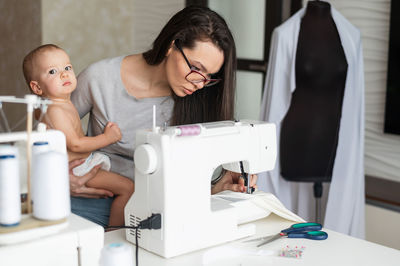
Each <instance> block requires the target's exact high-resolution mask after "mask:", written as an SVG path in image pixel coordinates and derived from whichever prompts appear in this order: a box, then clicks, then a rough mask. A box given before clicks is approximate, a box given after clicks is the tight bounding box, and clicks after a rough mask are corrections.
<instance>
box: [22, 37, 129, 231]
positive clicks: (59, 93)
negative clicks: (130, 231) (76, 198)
mask: <svg viewBox="0 0 400 266" xmlns="http://www.w3.org/2000/svg"><path fill="white" fill-rule="evenodd" d="M23 71H24V76H25V80H26V82H27V83H28V86H29V88H30V90H31V91H32V92H33V93H34V94H36V95H39V96H41V97H44V98H48V99H50V100H52V101H53V104H51V105H50V106H49V108H48V110H47V113H46V116H45V119H44V122H45V123H46V124H47V126H48V127H49V128H53V129H57V130H60V131H62V132H63V133H64V134H65V136H66V140H67V150H68V159H69V161H72V160H76V159H82V158H86V161H85V162H84V163H83V164H82V165H79V166H77V167H76V168H74V169H73V173H74V174H75V175H76V176H83V175H85V174H86V173H88V172H89V171H90V170H91V169H92V168H93V167H95V166H96V165H99V164H100V163H101V164H102V169H101V170H99V171H98V173H97V174H96V176H95V177H94V178H92V179H91V180H90V181H89V182H87V183H86V184H87V185H88V186H90V187H94V188H101V189H106V190H109V191H111V192H112V193H113V194H114V196H115V199H114V201H113V203H112V205H111V212H110V220H109V225H110V226H119V225H123V224H124V207H125V204H126V203H127V201H128V200H129V198H130V197H131V195H132V193H133V192H134V184H133V182H132V181H131V180H130V179H128V178H126V177H123V176H120V175H118V174H115V173H113V172H109V170H110V166H111V165H110V159H109V158H108V156H106V155H105V154H102V153H100V152H94V151H96V150H97V149H100V148H103V147H105V146H107V145H110V144H112V143H115V142H117V141H119V140H120V139H121V137H122V136H121V132H120V129H119V127H118V126H117V124H115V123H112V122H108V123H107V125H106V126H105V128H104V133H103V134H101V135H98V136H95V137H86V136H85V135H84V133H83V130H82V126H81V121H80V118H79V114H78V111H77V110H76V109H75V107H74V105H73V104H72V102H71V100H70V96H71V93H72V92H73V91H74V90H75V88H76V83H77V80H76V77H75V73H74V70H73V68H72V65H71V63H70V59H69V56H68V55H67V53H66V52H65V51H64V50H63V49H61V48H60V47H58V46H56V45H53V44H46V45H42V46H40V47H38V48H36V49H34V50H32V51H31V52H30V53H29V54H28V55H26V56H25V58H24V62H23Z"/></svg>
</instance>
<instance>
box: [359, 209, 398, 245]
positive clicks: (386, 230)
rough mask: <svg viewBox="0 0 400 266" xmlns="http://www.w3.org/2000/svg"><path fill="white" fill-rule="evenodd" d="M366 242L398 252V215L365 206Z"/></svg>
mask: <svg viewBox="0 0 400 266" xmlns="http://www.w3.org/2000/svg"><path fill="white" fill-rule="evenodd" d="M365 221H366V222H365V228H366V240H368V241H371V242H375V243H377V244H381V245H384V246H388V247H391V248H395V249H399V250H400V226H399V225H400V213H399V212H396V211H391V210H387V209H383V208H379V207H375V206H372V205H369V204H367V205H366V206H365Z"/></svg>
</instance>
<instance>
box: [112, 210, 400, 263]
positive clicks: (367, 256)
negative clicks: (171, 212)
mask: <svg viewBox="0 0 400 266" xmlns="http://www.w3.org/2000/svg"><path fill="white" fill-rule="evenodd" d="M255 224H256V227H257V229H256V230H257V232H256V235H257V236H258V237H260V236H265V235H272V234H275V233H277V232H279V231H280V230H282V229H284V228H287V227H289V226H290V225H291V224H293V223H292V222H289V221H287V220H284V219H282V218H280V217H278V216H276V215H274V214H271V215H270V216H268V217H267V218H265V219H262V220H259V221H257V222H255ZM323 231H325V232H327V233H328V234H329V237H328V239H326V240H323V241H315V240H308V239H288V238H282V239H279V240H276V241H274V242H272V243H270V244H268V245H265V246H263V247H260V248H259V249H263V250H272V253H273V254H271V255H268V256H265V255H264V256H256V255H243V256H240V257H237V256H236V257H235V254H231V255H226V254H223V253H222V252H221V256H220V257H219V258H216V259H214V260H211V261H210V259H209V258H210V256H209V255H210V253H211V252H214V251H217V249H218V250H224V249H225V250H226V249H228V248H227V247H232V246H234V247H239V246H240V247H243V248H246V249H251V250H254V251H257V250H259V249H257V248H256V247H255V246H256V243H257V242H256V243H243V242H242V241H243V240H237V241H235V242H232V243H226V244H224V245H220V246H217V247H211V248H208V249H203V250H199V251H196V252H192V253H188V254H185V255H182V256H178V257H174V258H170V259H165V258H163V257H160V256H158V255H155V254H153V253H150V252H148V251H146V250H144V249H139V265H140V266H150V265H152V266H153V265H157V266H161V265H171V266H172V265H173V266H178V265H182V266H183V265H184V266H188V265H190V266H195V265H219V266H223V265H229V266H232V265H242V266H250V265H251V266H255V265H278V266H279V265H307V266H312V265H315V266H320V265H324V266H325V265H332V266H333V265H335V266H339V265H340V266H343V265H362V266H367V265H371V266H378V265H385V266H386V265H400V251H399V250H396V249H392V248H388V247H385V246H382V245H378V244H374V243H372V242H368V241H365V240H361V239H358V238H354V237H350V236H347V235H344V234H340V233H337V232H334V231H331V230H328V229H323ZM255 237H256V236H252V237H251V238H255ZM248 239H250V238H248ZM110 243H129V245H131V246H132V249H133V250H134V249H135V245H133V244H132V243H130V242H128V241H126V239H125V231H124V230H117V231H112V232H108V233H106V234H105V244H110ZM287 245H289V246H290V247H293V248H294V247H295V246H298V247H301V246H305V250H304V253H303V257H302V258H300V259H294V258H284V257H280V256H278V253H279V251H280V250H281V249H282V248H284V247H286V246H287ZM133 253H134V252H133ZM214 253H215V252H214ZM203 256H205V259H206V261H207V264H203Z"/></svg>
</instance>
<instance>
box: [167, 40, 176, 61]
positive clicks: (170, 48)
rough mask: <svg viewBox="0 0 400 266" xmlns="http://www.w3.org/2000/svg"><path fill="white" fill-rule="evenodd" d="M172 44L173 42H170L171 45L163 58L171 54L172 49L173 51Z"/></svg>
mask: <svg viewBox="0 0 400 266" xmlns="http://www.w3.org/2000/svg"><path fill="white" fill-rule="evenodd" d="M174 43H175V40H174V41H172V42H171V44H170V45H169V48H168V50H167V54H166V55H165V57H168V56H169V54H170V53H171V52H172V49H174Z"/></svg>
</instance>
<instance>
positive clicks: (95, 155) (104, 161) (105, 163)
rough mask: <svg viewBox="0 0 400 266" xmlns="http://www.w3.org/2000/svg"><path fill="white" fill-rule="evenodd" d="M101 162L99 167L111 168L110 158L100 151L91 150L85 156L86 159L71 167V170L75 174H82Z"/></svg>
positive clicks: (107, 169)
mask: <svg viewBox="0 0 400 266" xmlns="http://www.w3.org/2000/svg"><path fill="white" fill-rule="evenodd" d="M99 164H101V169H103V170H106V171H109V170H110V169H111V161H110V158H109V157H108V156H107V155H105V154H103V153H100V152H92V153H91V154H90V155H89V156H88V157H87V158H86V161H85V162H84V163H83V164H81V165H79V166H77V167H75V168H74V169H72V172H73V173H74V175H76V176H83V175H85V174H87V173H89V172H90V170H92V169H93V167H95V166H96V165H99Z"/></svg>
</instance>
